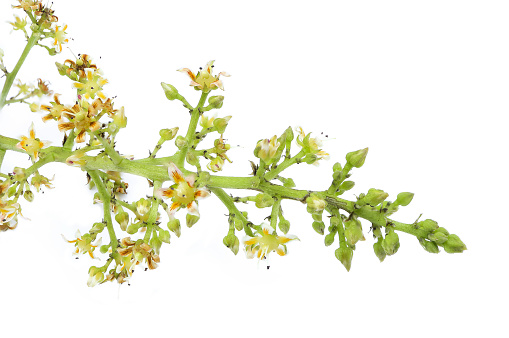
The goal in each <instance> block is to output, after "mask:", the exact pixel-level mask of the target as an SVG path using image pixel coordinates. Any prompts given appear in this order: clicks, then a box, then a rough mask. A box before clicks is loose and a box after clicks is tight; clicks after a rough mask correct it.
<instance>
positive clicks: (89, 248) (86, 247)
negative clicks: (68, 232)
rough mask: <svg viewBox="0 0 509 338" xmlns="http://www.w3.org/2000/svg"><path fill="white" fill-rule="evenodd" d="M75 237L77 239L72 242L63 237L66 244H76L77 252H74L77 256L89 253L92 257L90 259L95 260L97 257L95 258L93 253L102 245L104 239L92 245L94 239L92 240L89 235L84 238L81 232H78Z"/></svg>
mask: <svg viewBox="0 0 509 338" xmlns="http://www.w3.org/2000/svg"><path fill="white" fill-rule="evenodd" d="M75 236H76V239H74V240H72V241H69V240H67V238H65V237H64V235H62V238H63V239H64V240H65V241H66V242H69V243H75V244H74V245H75V246H76V251H75V252H74V254H75V255H77V254H79V253H82V254H85V253H88V254H89V255H90V257H92V258H93V259H95V258H96V257H94V254H93V252H94V250H95V248H97V247H98V246H100V245H101V242H102V239H99V240H98V241H97V242H96V243H95V244H92V241H93V239H92V238H91V236H90V234H88V233H87V234H84V235H83V236H82V235H81V232H80V231H79V230H76V235H75Z"/></svg>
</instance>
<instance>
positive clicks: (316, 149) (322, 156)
mask: <svg viewBox="0 0 509 338" xmlns="http://www.w3.org/2000/svg"><path fill="white" fill-rule="evenodd" d="M295 131H297V133H299V135H298V136H297V139H296V141H297V144H298V145H299V146H301V147H302V148H304V149H307V150H308V151H309V152H310V153H311V154H314V155H315V156H316V161H315V162H313V164H314V165H316V166H318V165H319V162H318V161H319V160H328V159H329V154H328V153H326V152H325V151H323V150H322V149H320V148H321V146H322V143H323V142H322V140H320V139H319V138H317V137H311V136H310V134H311V133H309V134H307V135H306V133H304V130H303V129H302V127H296V128H295Z"/></svg>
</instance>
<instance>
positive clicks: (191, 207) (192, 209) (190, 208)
mask: <svg viewBox="0 0 509 338" xmlns="http://www.w3.org/2000/svg"><path fill="white" fill-rule="evenodd" d="M187 213H188V214H191V215H195V216H198V217H200V212H199V211H198V203H196V201H192V202H191V203H189V204H188V205H187Z"/></svg>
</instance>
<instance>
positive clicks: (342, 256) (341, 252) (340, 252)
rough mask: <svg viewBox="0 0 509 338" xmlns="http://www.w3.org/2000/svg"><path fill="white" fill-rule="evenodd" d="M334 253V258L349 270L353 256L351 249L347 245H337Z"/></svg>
mask: <svg viewBox="0 0 509 338" xmlns="http://www.w3.org/2000/svg"><path fill="white" fill-rule="evenodd" d="M334 254H335V255H336V258H337V259H338V260H339V261H340V262H341V264H343V266H344V267H345V269H346V271H350V268H351V267H352V258H353V250H352V248H349V247H346V246H345V247H339V248H338V249H336V251H335V252H334Z"/></svg>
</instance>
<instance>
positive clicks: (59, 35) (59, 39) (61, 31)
mask: <svg viewBox="0 0 509 338" xmlns="http://www.w3.org/2000/svg"><path fill="white" fill-rule="evenodd" d="M66 29H67V25H64V28H60V27H59V26H56V27H55V41H54V42H53V45H54V46H57V45H58V51H59V52H61V51H62V44H63V43H67V42H69V39H66V37H65V35H66V34H67V33H66V32H65V30H66Z"/></svg>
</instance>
